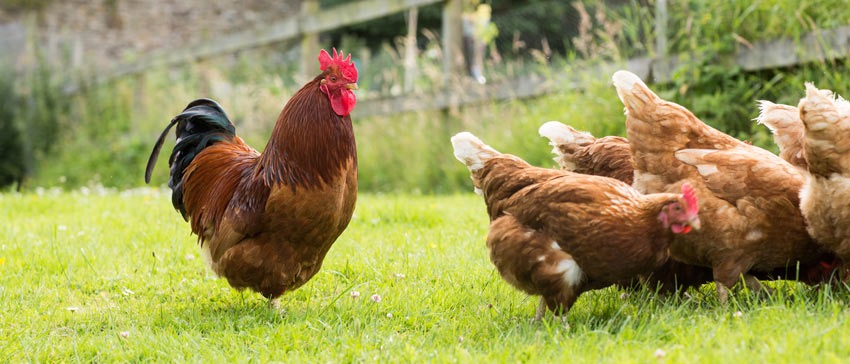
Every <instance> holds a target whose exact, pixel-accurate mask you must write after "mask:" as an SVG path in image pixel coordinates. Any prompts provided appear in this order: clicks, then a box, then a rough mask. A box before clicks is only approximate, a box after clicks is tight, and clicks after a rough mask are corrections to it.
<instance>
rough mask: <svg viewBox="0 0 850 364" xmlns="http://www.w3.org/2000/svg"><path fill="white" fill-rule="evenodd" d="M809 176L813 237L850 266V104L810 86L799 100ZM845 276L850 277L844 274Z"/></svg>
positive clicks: (805, 204)
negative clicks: (849, 263)
mask: <svg viewBox="0 0 850 364" xmlns="http://www.w3.org/2000/svg"><path fill="white" fill-rule="evenodd" d="M799 110H800V118H801V120H802V123H803V124H804V126H805V140H804V155H805V158H806V161H807V162H808V165H809V177H808V178H807V179H806V183H805V187H804V188H803V191H802V192H801V193H800V195H801V200H802V202H801V209H802V211H803V215H804V216H805V217H806V220H807V221H808V223H809V232H810V233H811V234H812V236H813V237H814V238H815V239H816V240H817V241H818V242H819V243H821V244H822V245H823V246H825V247H827V248H828V249H830V250H831V251H833V252H835V253H836V254H837V255H838V257H839V258H841V259H842V260H843V261H844V262H848V261H850V153H848V151H850V103H848V102H847V101H845V100H844V99H841V98H836V96H835V95H833V94H832V93H831V92H830V91H828V90H818V89H817V88H815V87H814V86H813V85H811V84H806V97H805V98H804V99H802V100H800V105H799ZM845 273H846V272H845Z"/></svg>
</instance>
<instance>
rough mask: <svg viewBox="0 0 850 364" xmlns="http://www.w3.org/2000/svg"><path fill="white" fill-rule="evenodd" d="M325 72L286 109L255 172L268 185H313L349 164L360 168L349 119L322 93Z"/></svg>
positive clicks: (293, 97)
mask: <svg viewBox="0 0 850 364" xmlns="http://www.w3.org/2000/svg"><path fill="white" fill-rule="evenodd" d="M323 76H324V73H323V74H322V75H320V76H319V77H316V78H315V79H314V80H313V81H311V82H309V83H307V84H306V85H304V87H302V88H301V89H300V90H298V92H296V93H295V95H293V96H292V98H291V99H290V100H289V102H288V103H287V104H286V106H284V108H283V110H282V111H281V113H280V116H279V117H278V119H277V124H276V125H275V127H274V130H273V131H272V136H271V139H270V141H269V143H268V145H267V146H266V149H265V150H264V151H263V154H262V156H261V157H260V162H259V163H260V164H259V166H258V167H259V168H258V169H257V173H258V174H259V175H260V177H261V178H263V180H264V181H265V182H266V184H267V185H269V186H274V185H279V184H283V185H287V186H290V187H292V188H295V187H296V186H301V187H314V186H319V185H322V184H326V183H329V182H331V181H332V180H333V179H334V178H336V177H338V176H339V175H340V173H339V172H340V171H341V170H342V168H345V166H346V165H347V163H348V162H349V160H352V162H353V163H354V165H356V163H357V160H356V147H355V142H354V130H353V127H352V124H351V117H350V116H348V115H346V116H344V117H340V116H339V115H337V114H336V113H334V111H333V109H332V108H331V103H330V100H329V99H328V96H327V95H325V94H324V93H322V92H321V91H320V90H319V86H320V81H321V79H322V78H323Z"/></svg>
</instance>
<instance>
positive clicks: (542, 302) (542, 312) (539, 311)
mask: <svg viewBox="0 0 850 364" xmlns="http://www.w3.org/2000/svg"><path fill="white" fill-rule="evenodd" d="M545 314H546V299H545V298H543V297H540V304H539V305H537V313H535V314H534V321H540V319H542V318H543V315H545Z"/></svg>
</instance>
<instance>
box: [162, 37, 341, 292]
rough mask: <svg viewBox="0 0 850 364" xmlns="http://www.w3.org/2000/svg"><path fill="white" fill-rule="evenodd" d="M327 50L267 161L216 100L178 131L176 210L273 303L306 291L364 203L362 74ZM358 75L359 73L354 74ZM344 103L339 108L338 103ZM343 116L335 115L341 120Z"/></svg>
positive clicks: (288, 109) (214, 255)
mask: <svg viewBox="0 0 850 364" xmlns="http://www.w3.org/2000/svg"><path fill="white" fill-rule="evenodd" d="M334 53H335V54H334V58H330V56H329V55H328V54H327V53H325V52H324V51H323V54H322V55H320V57H319V60H320V62H322V68H323V70H324V71H323V72H322V73H321V74H320V75H318V76H317V77H316V78H315V79H313V80H312V81H310V82H308V83H307V84H306V85H304V86H303V87H302V88H301V89H300V90H299V91H298V92H296V93H295V95H293V96H292V98H291V99H290V100H289V102H288V103H287V104H286V105H285V106H284V108H283V110H282V111H281V113H280V116H279V117H278V120H277V123H276V124H275V127H274V129H273V131H272V135H271V138H270V140H269V143H268V144H267V146H266V148H265V150H264V151H263V153H258V152H257V151H256V150H254V149H253V148H251V147H249V146H248V145H246V144H245V143H244V142H243V141H242V139H241V138H239V137H238V136H236V134H235V127H234V126H233V124H232V123H231V122H230V120H229V119H228V117H227V115H226V114H225V113H224V111H223V110H222V109H221V107H220V106H219V105H218V104H217V103H215V102H214V101H212V100H206V99H201V100H196V101H194V102H192V103H190V104H189V106H187V108H186V110H184V112H183V113H181V114H180V115H178V116H177V117H175V118H174V120H173V121H172V122H171V124H170V125H169V126H168V128H166V129H165V131H163V133H162V135H161V136H160V139H159V140H158V141H157V145H156V146H155V148H154V151H153V153H152V155H151V160H150V161H149V163H148V170H147V174H146V179H147V180H149V179H150V172H151V170H152V168H153V166H154V163H155V162H156V157H157V155H158V153H159V148H160V147H161V145H162V142H163V139H164V137H165V136H166V134H167V133H168V131H169V129H170V128H171V126H173V125H175V124H176V125H177V145H176V146H175V148H174V151H173V152H172V155H171V157H170V159H169V164H170V165H171V179H170V180H169V186H171V187H172V190H173V196H172V202H173V203H174V206H175V208H176V209H178V210H179V211H180V212H181V213H182V214H183V216H184V218H187V219H188V220H189V221H190V222H191V227H192V231H193V232H194V233H195V234H197V235H198V239H199V241H200V243H201V245H202V247H203V248H204V250H205V251H206V252H207V253H208V255H209V264H210V266H211V268H212V270H213V271H214V272H215V273H217V274H218V275H220V276H222V277H225V278H227V280H228V282H229V283H230V285H231V286H233V287H234V288H238V289H241V288H250V289H252V290H255V291H257V292H259V293H261V294H262V295H263V296H265V297H268V298H270V299H276V298H277V297H278V296H280V295H281V294H283V293H284V292H286V291H289V290H293V289H296V288H298V287H300V286H301V285H303V284H304V283H306V282H307V281H308V280H309V279H310V278H311V277H312V276H313V275H314V274H316V272H317V271H318V270H319V268H320V267H321V265H322V261H323V259H324V257H325V255H326V254H327V252H328V250H329V249H330V247H331V245H332V244H333V243H334V241H335V240H336V239H337V237H338V236H339V235H340V234H341V233H342V232H343V230H344V229H345V228H346V226H348V223H349V221H350V219H351V215H352V213H353V211H354V205H355V201H356V197H357V155H356V146H355V141H354V131H353V128H352V124H351V118H350V116H349V114H348V111H350V108H351V107H353V106H354V101H353V94H350V95H349V94H348V92H350V91H346V90H349V89H353V88H356V84H355V83H354V82H356V77H357V74H356V69H353V65H351V64H350V63H349V62H350V60H342V58H341V56H337V54H336V52H334ZM352 70H353V71H352ZM339 95H344V96H345V97H348V98H347V99H345V100H342V101H339V100H337V101H335V102H336V104H335V105H336V106H335V108H334V107H332V101H331V99H332V98H334V97H339ZM340 110H341V111H342V112H345V114H344V115H338V114H337V112H340Z"/></svg>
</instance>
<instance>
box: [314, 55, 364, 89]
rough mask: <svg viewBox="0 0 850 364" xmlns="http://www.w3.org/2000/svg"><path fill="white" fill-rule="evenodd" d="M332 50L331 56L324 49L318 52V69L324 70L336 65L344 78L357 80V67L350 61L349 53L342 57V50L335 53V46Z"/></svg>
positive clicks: (351, 80) (352, 80)
mask: <svg viewBox="0 0 850 364" xmlns="http://www.w3.org/2000/svg"><path fill="white" fill-rule="evenodd" d="M333 52H334V55H333V57H331V55H330V54H328V51H326V50H324V49H322V51H321V52H319V69H321V70H322V71H324V70H326V69H328V67H330V66H331V65H336V66H337V68H338V69H339V71H340V72H341V73H342V76H343V77H345V79H346V80H348V81H350V82H357V68H355V67H354V62H351V53H349V54H348V57H346V58H342V55H343V53H342V52H340V53H337V52H336V48H333Z"/></svg>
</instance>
